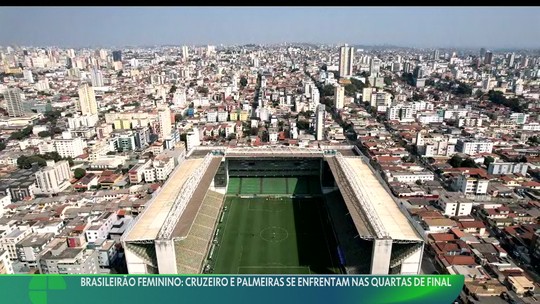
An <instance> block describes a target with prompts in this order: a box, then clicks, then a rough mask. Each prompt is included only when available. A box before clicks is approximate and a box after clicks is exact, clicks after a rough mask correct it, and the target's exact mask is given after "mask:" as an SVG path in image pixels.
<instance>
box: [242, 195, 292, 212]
mask: <svg viewBox="0 0 540 304" xmlns="http://www.w3.org/2000/svg"><path fill="white" fill-rule="evenodd" d="M270 200H274V202H273V203H279V204H280V205H279V207H280V208H279V209H277V208H275V206H273V208H269V207H266V206H264V205H262V204H261V203H268V201H270ZM286 203H287V202H286V201H285V202H282V200H280V201H276V199H275V198H273V199H268V198H267V199H266V200H265V201H264V202H263V201H261V202H254V201H249V203H248V204H249V207H248V211H264V212H272V213H278V212H283V211H285V210H286V209H287V208H286V207H285V205H286ZM254 205H262V208H253V207H252V206H254Z"/></svg>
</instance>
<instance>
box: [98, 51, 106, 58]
mask: <svg viewBox="0 0 540 304" xmlns="http://www.w3.org/2000/svg"><path fill="white" fill-rule="evenodd" d="M99 58H100V59H101V60H107V51H106V50H104V49H101V50H99Z"/></svg>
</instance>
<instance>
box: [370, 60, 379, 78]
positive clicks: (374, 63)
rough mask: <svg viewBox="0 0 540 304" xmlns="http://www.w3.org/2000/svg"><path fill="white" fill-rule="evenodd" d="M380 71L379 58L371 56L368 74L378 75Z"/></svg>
mask: <svg viewBox="0 0 540 304" xmlns="http://www.w3.org/2000/svg"><path fill="white" fill-rule="evenodd" d="M380 71H381V60H380V59H379V58H371V61H370V63H369V75H370V76H371V77H378V76H379V73H380Z"/></svg>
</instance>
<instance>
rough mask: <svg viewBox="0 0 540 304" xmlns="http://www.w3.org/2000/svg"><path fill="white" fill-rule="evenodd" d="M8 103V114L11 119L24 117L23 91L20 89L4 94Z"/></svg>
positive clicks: (8, 90) (10, 90) (13, 89)
mask: <svg viewBox="0 0 540 304" xmlns="http://www.w3.org/2000/svg"><path fill="white" fill-rule="evenodd" d="M4 96H5V98H6V101H7V112H8V115H9V117H21V116H24V111H23V108H22V98H21V90H20V89H19V88H12V89H7V90H6V91H5V93H4Z"/></svg>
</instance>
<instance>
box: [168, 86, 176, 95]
mask: <svg viewBox="0 0 540 304" xmlns="http://www.w3.org/2000/svg"><path fill="white" fill-rule="evenodd" d="M175 92H176V86H175V85H174V84H173V85H172V87H171V89H170V90H169V94H174V93H175Z"/></svg>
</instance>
